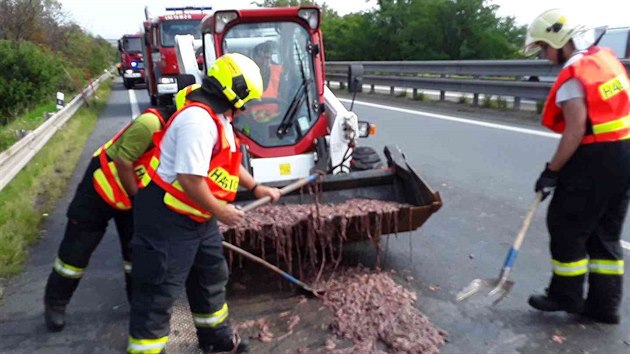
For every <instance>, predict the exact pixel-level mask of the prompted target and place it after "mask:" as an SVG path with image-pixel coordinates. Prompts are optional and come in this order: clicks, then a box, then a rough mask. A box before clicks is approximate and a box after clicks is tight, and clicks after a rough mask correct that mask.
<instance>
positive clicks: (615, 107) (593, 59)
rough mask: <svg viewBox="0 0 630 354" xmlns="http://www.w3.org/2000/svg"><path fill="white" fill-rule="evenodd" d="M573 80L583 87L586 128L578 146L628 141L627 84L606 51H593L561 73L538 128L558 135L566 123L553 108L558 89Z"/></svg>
mask: <svg viewBox="0 0 630 354" xmlns="http://www.w3.org/2000/svg"><path fill="white" fill-rule="evenodd" d="M572 78H575V79H577V80H578V81H579V82H580V83H581V84H582V86H583V87H584V93H585V96H586V97H585V100H586V107H587V115H588V121H589V127H588V129H587V133H586V134H585V136H584V138H583V139H582V144H592V143H600V142H612V141H619V140H624V139H628V138H630V91H629V89H630V80H629V79H628V74H627V73H626V69H625V68H624V66H623V64H621V62H620V61H619V60H618V59H617V57H615V55H614V54H613V53H612V51H610V50H609V49H607V48H599V47H593V48H591V49H589V50H588V51H587V52H586V53H585V54H584V57H583V58H581V59H579V60H578V61H576V62H575V63H573V64H571V65H569V66H567V67H566V68H564V69H562V71H560V73H559V74H558V78H557V79H556V82H555V83H554V85H553V87H552V88H551V92H550V93H549V96H548V97H547V102H546V103H545V110H544V113H543V120H542V124H543V125H544V126H546V127H548V128H549V129H551V130H553V131H555V132H557V133H562V132H563V131H564V129H565V126H566V122H565V120H564V116H563V113H562V109H561V108H560V107H558V106H557V105H556V96H557V93H558V89H560V87H561V86H562V85H563V84H564V83H565V82H567V80H569V79H572Z"/></svg>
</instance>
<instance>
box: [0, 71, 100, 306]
mask: <svg viewBox="0 0 630 354" xmlns="http://www.w3.org/2000/svg"><path fill="white" fill-rule="evenodd" d="M111 83H112V81H111V80H107V81H106V82H104V83H103V84H102V85H101V87H100V88H99V89H98V91H97V93H96V96H97V97H98V98H96V99H92V100H91V103H92V104H91V105H90V107H85V106H84V107H83V108H81V109H80V110H79V111H78V112H77V113H75V115H74V116H73V117H72V118H71V119H70V120H69V121H68V122H67V123H66V125H65V126H64V127H63V128H62V129H60V130H59V131H58V132H57V133H56V134H55V135H54V136H53V137H52V139H50V141H49V142H48V143H47V144H46V146H45V147H44V148H43V149H42V150H41V151H39V152H38V153H37V155H35V157H34V158H33V159H32V160H31V161H30V162H29V163H28V165H27V166H26V167H25V168H24V169H23V170H22V171H21V172H20V173H19V174H18V175H17V176H16V177H15V178H14V179H13V181H11V183H10V184H9V185H7V186H6V187H5V188H4V190H2V191H1V192H0V280H1V278H6V277H9V276H12V275H15V274H17V273H19V272H20V271H21V270H22V268H23V266H24V262H25V260H26V257H27V254H28V247H29V246H30V245H32V244H33V243H34V242H36V241H38V240H39V237H40V231H39V230H40V226H41V224H42V222H43V221H44V219H45V218H46V216H47V215H48V213H49V212H50V211H51V210H52V208H54V206H55V203H56V202H57V199H59V198H60V197H61V196H62V194H63V193H64V192H65V189H66V186H67V182H68V179H69V178H70V176H71V174H72V172H73V171H74V168H75V166H76V164H77V161H78V160H79V156H80V154H81V151H82V149H83V146H84V145H85V142H86V141H87V138H88V137H89V135H90V133H91V132H92V130H93V128H94V124H95V123H96V119H97V117H98V115H99V114H100V112H101V111H102V110H103V108H104V107H105V105H106V104H107V99H108V97H109V94H110V92H111ZM53 108H54V107H53ZM42 112H43V111H42ZM40 115H41V114H40ZM0 288H1V287H0ZM0 292H1V291H0ZM1 297H2V296H1V294H0V298H1Z"/></svg>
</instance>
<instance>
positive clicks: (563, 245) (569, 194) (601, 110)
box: [525, 9, 630, 324]
mask: <svg viewBox="0 0 630 354" xmlns="http://www.w3.org/2000/svg"><path fill="white" fill-rule="evenodd" d="M585 31H586V28H585V27H584V26H583V25H582V24H580V23H578V22H576V21H575V20H574V18H573V17H571V15H569V14H567V13H566V12H565V11H564V10H560V9H553V10H549V11H546V12H544V13H543V14H541V15H540V16H538V17H537V18H536V19H535V20H534V21H533V22H532V24H531V25H530V26H529V29H528V30H527V39H526V42H525V53H526V54H528V55H533V54H536V53H540V57H542V58H546V59H548V60H550V61H551V62H552V63H554V64H556V65H562V70H561V71H560V73H559V74H558V77H557V79H556V82H555V83H554V85H553V87H552V88H551V91H550V93H549V96H548V98H547V102H546V104H545V108H544V112H543V118H542V124H543V125H544V126H546V127H548V128H549V129H551V130H553V131H555V132H557V133H560V134H562V138H561V139H560V143H559V144H558V147H557V149H556V151H555V153H554V155H553V156H552V158H551V160H550V161H549V162H548V163H547V165H546V167H545V169H544V170H543V172H542V174H541V175H540V177H539V178H538V180H537V181H536V184H535V191H536V192H539V193H541V195H542V198H543V199H544V198H546V197H547V196H548V195H549V194H550V193H551V192H552V191H553V198H552V200H551V203H550V205H549V210H548V213H547V227H548V229H549V234H550V237H551V243H550V248H551V257H552V270H553V275H552V278H551V282H550V285H549V288H548V289H547V293H546V294H545V295H533V296H531V297H530V298H529V304H530V305H531V306H532V307H534V308H536V309H538V310H541V311H565V312H569V313H581V314H583V315H585V316H587V317H589V318H591V319H593V320H595V321H599V322H604V323H612V324H616V323H619V321H620V318H619V307H620V303H621V299H622V277H623V273H624V262H623V251H622V247H621V244H620V237H621V228H622V225H623V222H624V219H625V216H626V211H627V208H628V198H629V195H630V139H629V138H630V90H629V89H630V80H629V79H628V75H627V73H626V70H625V68H624V66H623V64H621V62H620V61H619V60H618V59H617V58H616V57H615V56H614V54H613V53H612V52H611V51H610V50H609V49H606V48H599V47H597V46H595V45H593V43H592V41H591V42H590V43H589V42H588V41H585V40H583V38H584V33H585ZM587 273H588V295H587V296H586V298H585V297H584V294H583V292H584V282H585V279H586V275H587Z"/></svg>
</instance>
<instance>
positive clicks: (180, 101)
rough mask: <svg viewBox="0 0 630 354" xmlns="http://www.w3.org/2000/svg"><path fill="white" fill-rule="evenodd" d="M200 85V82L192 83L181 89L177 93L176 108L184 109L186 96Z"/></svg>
mask: <svg viewBox="0 0 630 354" xmlns="http://www.w3.org/2000/svg"><path fill="white" fill-rule="evenodd" d="M200 87H201V85H200V84H192V85H189V86H186V87H184V88H183V89H181V90H179V91H178V92H177V94H175V109H176V110H178V111H179V110H180V109H182V107H184V105H185V104H186V96H188V94H189V93H191V92H193V91H194V90H196V89H198V88H200Z"/></svg>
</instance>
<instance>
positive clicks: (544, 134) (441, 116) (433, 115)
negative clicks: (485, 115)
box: [339, 98, 560, 139]
mask: <svg viewBox="0 0 630 354" xmlns="http://www.w3.org/2000/svg"><path fill="white" fill-rule="evenodd" d="M339 100H340V101H341V102H347V103H350V102H352V100H349V99H345V98H340V99H339ZM354 103H355V104H360V105H363V106H368V107H374V108H381V109H388V110H391V111H396V112H401V113H409V114H414V115H418V116H423V117H430V118H435V119H442V120H448V121H451V122H457V123H464V124H470V125H477V126H481V127H486V128H493V129H500V130H507V131H512V132H517V133H523V134H529V135H537V136H542V137H546V138H554V139H560V134H556V133H550V132H544V131H540V130H535V129H526V128H518V127H513V126H510V125H504V124H497V123H489V122H480V121H477V120H473V119H465V118H458V117H453V116H447V115H445V114H437V113H429V112H423V111H417V110H412V109H405V108H398V107H392V106H386V105H381V104H376V103H369V102H363V101H354Z"/></svg>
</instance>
